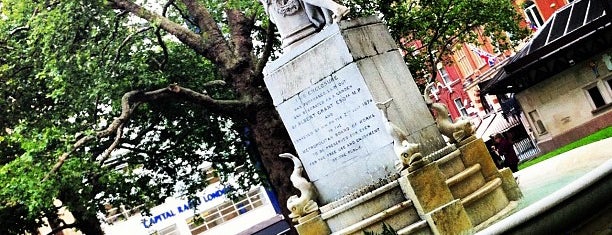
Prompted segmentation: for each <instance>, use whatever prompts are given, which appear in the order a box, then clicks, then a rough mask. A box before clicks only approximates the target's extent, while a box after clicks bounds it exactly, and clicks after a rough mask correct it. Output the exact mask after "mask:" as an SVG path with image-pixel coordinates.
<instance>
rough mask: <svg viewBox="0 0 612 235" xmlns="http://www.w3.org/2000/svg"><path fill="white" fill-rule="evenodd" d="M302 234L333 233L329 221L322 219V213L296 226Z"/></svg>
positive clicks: (318, 234) (325, 234)
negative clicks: (328, 224)
mask: <svg viewBox="0 0 612 235" xmlns="http://www.w3.org/2000/svg"><path fill="white" fill-rule="evenodd" d="M295 229H296V230H297V232H298V234H300V235H327V234H331V231H330V230H329V227H327V223H325V221H323V219H321V216H320V215H317V216H315V217H312V218H310V219H308V220H306V221H303V222H301V223H300V224H298V225H296V226H295Z"/></svg>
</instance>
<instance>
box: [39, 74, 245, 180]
mask: <svg viewBox="0 0 612 235" xmlns="http://www.w3.org/2000/svg"><path fill="white" fill-rule="evenodd" d="M218 83H219V82H214V81H213V82H211V83H210V84H218ZM161 99H180V100H185V101H189V102H192V103H194V104H198V105H201V106H204V107H206V108H207V110H209V111H212V112H221V113H224V114H227V115H228V116H230V117H240V116H242V115H243V114H244V111H245V109H246V108H247V107H249V106H250V105H252V103H253V102H252V101H251V100H250V99H247V98H246V97H245V98H244V99H243V100H216V99H213V98H212V97H210V96H209V95H207V94H204V93H198V92H195V91H193V90H191V89H189V88H184V87H180V86H179V85H176V84H173V85H170V86H168V87H166V88H162V89H158V90H153V91H148V92H142V91H138V90H135V91H130V92H127V93H125V94H124V95H123V97H122V98H121V115H120V116H119V117H117V118H115V120H113V122H112V123H111V124H110V125H109V126H108V127H107V128H106V129H104V130H102V131H98V132H96V133H95V134H94V135H88V136H84V137H81V138H79V139H78V140H77V141H76V142H75V143H74V144H73V145H72V148H70V150H69V151H68V152H65V153H63V154H62V155H61V156H60V157H59V159H58V160H57V162H56V163H55V165H53V167H52V168H51V170H50V171H49V173H47V175H45V177H44V178H43V181H45V180H47V179H48V178H49V177H50V176H51V175H52V174H54V173H56V172H57V171H58V170H59V169H60V168H61V167H62V165H63V164H64V162H65V161H66V160H67V159H68V158H69V157H70V155H72V154H73V153H74V152H75V151H76V150H77V149H79V148H81V147H83V146H84V145H85V144H87V143H88V142H90V141H92V140H94V139H96V138H103V137H107V136H110V135H111V134H113V133H117V132H120V131H119V129H120V128H121V127H122V126H123V124H124V123H125V122H127V121H128V120H129V118H130V116H131V115H132V114H133V113H134V110H135V109H136V108H137V107H138V106H139V105H140V104H142V103H144V102H154V101H157V100H161ZM118 135H120V133H119V134H118ZM115 141H117V140H115ZM113 144H115V143H113ZM111 147H112V146H111ZM108 149H111V148H110V147H109V148H108Z"/></svg>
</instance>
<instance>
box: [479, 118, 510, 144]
mask: <svg viewBox="0 0 612 235" xmlns="http://www.w3.org/2000/svg"><path fill="white" fill-rule="evenodd" d="M518 124H520V121H519V120H518V119H516V118H514V117H508V120H506V119H505V118H504V116H503V115H502V114H501V113H493V114H491V115H489V116H488V117H485V118H484V119H483V120H482V122H481V123H480V125H479V126H478V128H477V129H476V137H477V138H482V141H484V142H487V141H488V140H489V139H491V136H492V135H495V134H497V133H504V132H506V131H508V130H509V129H510V128H512V127H515V126H518Z"/></svg>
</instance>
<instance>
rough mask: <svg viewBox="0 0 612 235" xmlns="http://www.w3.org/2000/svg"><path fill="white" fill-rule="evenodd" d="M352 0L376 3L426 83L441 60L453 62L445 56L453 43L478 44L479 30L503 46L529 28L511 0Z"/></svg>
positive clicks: (365, 5) (365, 4) (364, 5)
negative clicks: (523, 26) (428, 76)
mask: <svg viewBox="0 0 612 235" xmlns="http://www.w3.org/2000/svg"><path fill="white" fill-rule="evenodd" d="M348 2H351V3H355V4H357V5H358V7H357V9H371V8H368V6H375V7H376V12H380V13H382V16H383V20H385V21H386V23H387V25H388V26H389V29H390V31H391V34H392V35H393V37H394V38H396V39H397V41H400V40H401V41H403V43H401V45H400V47H402V49H403V50H405V51H406V53H405V57H404V58H405V60H406V62H407V63H408V66H409V67H410V71H411V72H412V73H413V75H414V78H415V79H416V80H417V83H420V82H421V83H424V82H423V81H422V80H425V79H426V78H427V76H426V75H427V74H436V71H437V70H436V66H435V65H436V64H437V63H438V62H445V63H447V62H449V60H447V59H446V58H448V57H449V56H450V55H451V54H452V53H453V50H452V48H455V47H456V46H459V45H461V44H462V43H472V44H479V43H480V42H479V38H478V34H477V31H478V30H482V35H481V36H483V37H489V38H490V39H491V40H490V41H491V43H492V44H493V46H494V47H496V48H497V49H498V50H500V51H503V50H506V49H508V48H511V47H512V46H514V45H516V44H517V43H518V40H520V39H522V38H524V37H525V36H526V35H527V33H528V31H527V30H526V29H524V28H521V27H519V22H520V21H521V20H522V18H521V15H520V13H519V12H517V10H516V9H515V8H514V6H513V5H512V4H511V2H510V1H507V0H419V1H375V2H376V3H377V4H372V3H371V2H368V1H365V2H363V1H361V0H354V1H348ZM364 13H366V14H367V13H369V12H367V11H364ZM508 34H509V35H512V36H511V37H507V36H506V35H508Z"/></svg>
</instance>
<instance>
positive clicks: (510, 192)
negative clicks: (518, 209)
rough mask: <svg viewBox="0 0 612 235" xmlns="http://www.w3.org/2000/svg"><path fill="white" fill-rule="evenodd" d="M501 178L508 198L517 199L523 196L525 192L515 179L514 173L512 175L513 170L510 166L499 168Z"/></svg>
mask: <svg viewBox="0 0 612 235" xmlns="http://www.w3.org/2000/svg"><path fill="white" fill-rule="evenodd" d="M499 178H501V180H502V188H503V189H504V192H505V193H506V197H508V200H510V201H517V200H519V199H521V198H522V197H523V192H521V189H520V188H519V185H518V183H517V182H516V180H515V179H514V175H512V170H510V168H504V169H501V170H499Z"/></svg>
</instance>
